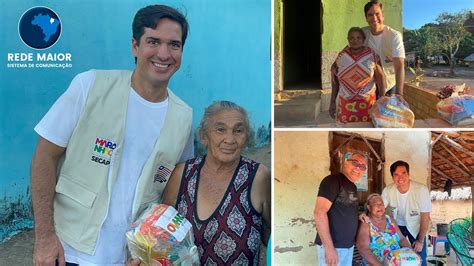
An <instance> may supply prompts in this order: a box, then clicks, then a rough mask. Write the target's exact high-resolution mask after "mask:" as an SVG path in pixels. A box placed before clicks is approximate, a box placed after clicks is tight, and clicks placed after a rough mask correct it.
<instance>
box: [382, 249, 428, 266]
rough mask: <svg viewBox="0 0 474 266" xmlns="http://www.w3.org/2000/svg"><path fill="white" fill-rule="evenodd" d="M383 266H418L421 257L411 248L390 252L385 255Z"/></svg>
mask: <svg viewBox="0 0 474 266" xmlns="http://www.w3.org/2000/svg"><path fill="white" fill-rule="evenodd" d="M384 265H388V266H418V265H421V257H420V256H419V255H418V254H416V252H415V251H413V250H412V249H411V248H401V249H397V250H392V251H390V252H388V253H387V254H386V255H385V258H384Z"/></svg>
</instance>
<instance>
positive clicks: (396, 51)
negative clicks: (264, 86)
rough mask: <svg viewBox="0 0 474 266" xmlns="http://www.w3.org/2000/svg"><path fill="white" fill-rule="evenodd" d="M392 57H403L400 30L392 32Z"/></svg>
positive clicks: (403, 50) (403, 47)
mask: <svg viewBox="0 0 474 266" xmlns="http://www.w3.org/2000/svg"><path fill="white" fill-rule="evenodd" d="M392 57H399V58H405V46H403V37H402V34H401V33H400V32H398V31H397V32H394V34H393V39H392Z"/></svg>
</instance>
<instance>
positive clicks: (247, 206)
mask: <svg viewBox="0 0 474 266" xmlns="http://www.w3.org/2000/svg"><path fill="white" fill-rule="evenodd" d="M199 137H200V140H201V142H202V144H203V145H204V146H205V147H206V149H207V155H205V156H202V157H201V156H200V157H196V158H194V159H191V160H188V161H187V162H186V163H185V164H179V165H177V166H176V168H175V169H174V171H173V173H172V175H171V178H170V181H169V182H168V184H167V186H166V188H165V191H164V192H163V203H166V204H169V205H172V206H175V207H176V209H177V210H178V212H179V213H181V214H182V215H183V216H184V217H186V219H188V220H189V221H190V222H191V224H192V226H193V233H194V238H195V244H196V246H197V247H198V251H199V255H200V261H201V264H203V265H231V264H238V265H257V264H258V262H259V251H260V243H261V240H262V239H263V240H264V243H265V245H266V244H267V241H268V235H269V233H270V225H271V221H270V214H271V195H270V193H271V192H270V191H271V180H270V172H269V170H268V169H267V168H266V167H265V166H264V165H262V164H259V163H257V162H255V161H252V160H250V159H248V158H245V157H243V156H241V152H242V149H244V147H245V146H246V143H247V141H248V137H249V121H248V116H247V112H246V111H245V110H244V109H243V108H242V107H240V106H238V105H237V104H235V103H232V102H228V101H218V102H214V103H213V104H211V105H210V106H209V107H207V108H206V110H205V113H204V117H203V119H202V121H201V124H200V127H199Z"/></svg>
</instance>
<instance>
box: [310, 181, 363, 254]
mask: <svg viewBox="0 0 474 266" xmlns="http://www.w3.org/2000/svg"><path fill="white" fill-rule="evenodd" d="M318 197H324V198H326V199H328V200H329V201H331V202H332V206H331V208H330V209H329V211H328V220H329V232H330V233H331V238H332V242H333V244H334V247H335V248H350V247H352V246H353V245H354V243H355V238H356V233H357V225H358V216H357V215H358V214H357V208H358V206H359V200H358V199H357V187H356V186H355V185H354V183H352V182H351V181H349V179H347V177H346V176H345V175H343V174H342V173H339V174H335V175H329V176H326V177H325V178H324V179H323V181H322V182H321V185H320V186H319V192H318ZM316 244H318V245H322V243H321V239H320V238H319V234H317V235H316Z"/></svg>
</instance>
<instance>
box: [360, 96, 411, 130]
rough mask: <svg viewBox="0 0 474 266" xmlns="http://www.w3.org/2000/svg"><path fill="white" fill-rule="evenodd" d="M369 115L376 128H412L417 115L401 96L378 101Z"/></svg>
mask: <svg viewBox="0 0 474 266" xmlns="http://www.w3.org/2000/svg"><path fill="white" fill-rule="evenodd" d="M369 114H370V117H371V118H372V123H373V124H374V126H375V127H379V128H380V127H383V128H385V127H386V128H411V127H413V124H414V123H415V115H414V114H413V112H412V111H411V110H410V106H409V105H408V103H407V102H406V101H405V100H404V99H403V98H402V97H401V96H400V95H392V96H390V97H387V96H383V97H382V98H380V99H378V100H377V101H376V102H375V104H374V106H372V108H371V109H370V111H369Z"/></svg>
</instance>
